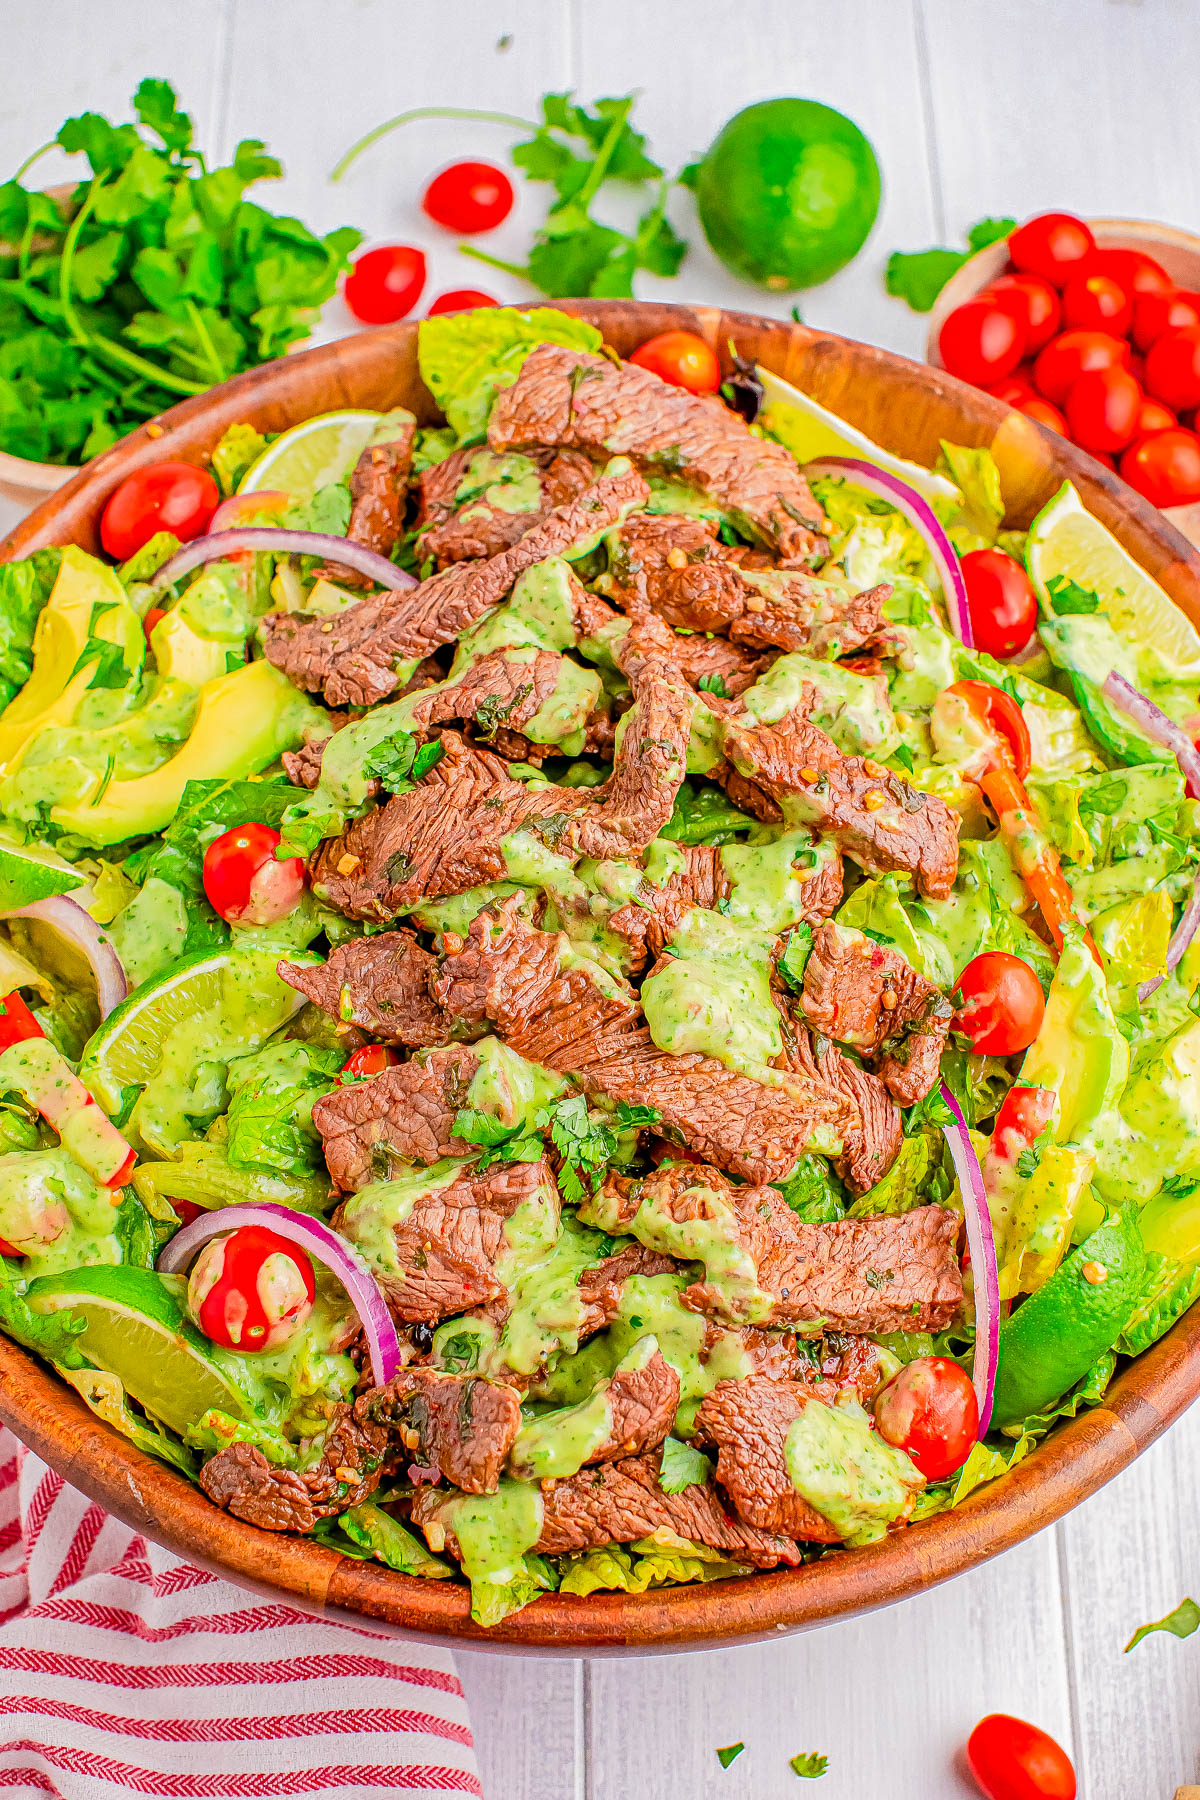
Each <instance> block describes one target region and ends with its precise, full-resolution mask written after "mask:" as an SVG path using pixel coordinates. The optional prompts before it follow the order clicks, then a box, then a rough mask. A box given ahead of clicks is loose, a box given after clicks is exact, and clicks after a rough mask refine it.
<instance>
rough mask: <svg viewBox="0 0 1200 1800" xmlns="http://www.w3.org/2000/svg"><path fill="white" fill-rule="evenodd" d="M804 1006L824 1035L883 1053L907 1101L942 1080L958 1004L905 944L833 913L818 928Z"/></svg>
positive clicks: (885, 1076)
mask: <svg viewBox="0 0 1200 1800" xmlns="http://www.w3.org/2000/svg"><path fill="white" fill-rule="evenodd" d="M800 1010H801V1011H802V1012H803V1014H804V1017H805V1018H806V1019H807V1020H808V1022H809V1024H810V1025H811V1026H812V1027H813V1028H814V1030H816V1031H819V1032H821V1033H822V1034H823V1036H825V1037H828V1038H833V1039H835V1041H836V1042H837V1043H839V1044H850V1045H852V1046H853V1047H854V1049H856V1050H857V1051H859V1052H860V1054H861V1055H863V1056H865V1057H868V1058H872V1059H875V1058H879V1060H878V1061H877V1063H876V1067H877V1069H878V1073H879V1077H880V1079H881V1080H882V1081H883V1083H884V1085H885V1086H886V1087H887V1089H888V1090H889V1092H890V1093H891V1094H892V1096H893V1097H894V1098H895V1099H896V1100H897V1101H898V1102H899V1104H900V1105H901V1106H912V1105H914V1104H915V1103H916V1102H917V1101H918V1100H923V1099H924V1097H925V1095H926V1094H927V1093H928V1092H929V1090H930V1088H932V1087H933V1085H934V1083H935V1082H936V1081H937V1079H938V1072H939V1069H940V1067H941V1059H942V1051H943V1049H944V1048H945V1044H946V1037H947V1034H948V1033H949V1030H950V1025H951V1022H952V1020H953V1018H954V1008H953V1007H952V1006H951V1004H950V1002H949V1000H947V998H946V996H945V995H944V994H943V993H942V992H941V990H940V989H939V988H936V987H935V986H934V984H933V983H932V982H931V981H927V980H926V978H925V977H924V975H920V974H918V972H917V971H916V969H914V968H913V966H912V964H911V963H910V962H908V961H907V960H906V959H905V958H904V957H903V956H901V955H900V953H899V951H897V950H892V949H889V948H888V946H887V945H885V944H877V943H876V942H875V941H874V940H873V939H872V938H869V937H867V936H865V934H864V933H863V932H861V931H854V930H852V929H851V928H849V927H848V926H844V925H836V924H835V923H834V922H833V921H832V920H828V921H826V923H825V924H824V925H822V926H821V928H820V930H819V931H818V932H816V933H815V935H814V937H813V944H812V950H811V952H810V954H809V958H808V961H807V963H806V964H805V967H804V991H803V993H802V995H801V999H800ZM881 1053H882V1055H881Z"/></svg>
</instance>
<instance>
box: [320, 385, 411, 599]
mask: <svg viewBox="0 0 1200 1800" xmlns="http://www.w3.org/2000/svg"><path fill="white" fill-rule="evenodd" d="M385 426H386V428H387V429H389V430H394V434H395V435H394V436H392V437H390V438H388V439H386V440H385V441H384V442H383V443H375V442H372V443H370V444H368V445H367V447H366V449H365V450H364V451H363V452H362V454H361V456H360V457H359V459H358V461H357V462H356V463H355V465H354V469H353V471H352V473H351V476H350V523H349V525H348V526H347V528H346V536H347V537H348V538H350V539H351V540H352V541H353V542H354V543H356V544H365V545H366V547H367V549H368V550H374V551H375V553H376V555H378V556H390V555H391V554H392V551H393V550H394V549H395V547H396V540H397V539H398V538H399V536H400V532H401V528H402V527H403V524H404V509H405V505H406V503H407V500H408V472H409V469H410V468H411V467H412V453H413V437H414V435H415V433H416V429H417V421H416V420H415V419H414V418H413V416H412V414H411V413H407V412H404V411H403V410H402V409H397V411H396V412H394V413H389V414H388V415H387V419H386V421H385V420H381V421H380V425H379V428H378V429H379V430H383V429H384V428H385ZM376 435H378V431H377V434H376ZM321 572H322V574H325V575H328V576H329V578H330V579H331V580H332V581H338V582H341V583H342V584H343V585H344V586H346V587H365V586H366V585H367V581H366V577H365V576H362V575H359V574H358V573H357V571H356V570H354V569H347V568H343V567H342V566H341V565H340V564H337V563H332V564H330V566H329V567H328V568H327V569H324V570H322V571H321Z"/></svg>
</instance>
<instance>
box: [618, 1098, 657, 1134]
mask: <svg viewBox="0 0 1200 1800" xmlns="http://www.w3.org/2000/svg"><path fill="white" fill-rule="evenodd" d="M661 1119H662V1114H661V1113H660V1112H659V1110H658V1108H657V1106H630V1104H629V1102H628V1101H627V1100H618V1101H617V1124H618V1125H620V1126H621V1128H622V1129H623V1130H633V1129H634V1128H635V1127H637V1126H640V1125H657V1124H659V1123H660V1121H661Z"/></svg>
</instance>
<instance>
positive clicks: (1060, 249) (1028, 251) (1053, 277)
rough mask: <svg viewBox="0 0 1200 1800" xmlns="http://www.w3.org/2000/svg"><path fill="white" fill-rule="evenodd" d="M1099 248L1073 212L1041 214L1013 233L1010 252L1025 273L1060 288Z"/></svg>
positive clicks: (1010, 238) (1010, 236)
mask: <svg viewBox="0 0 1200 1800" xmlns="http://www.w3.org/2000/svg"><path fill="white" fill-rule="evenodd" d="M1095 248H1096V240H1095V238H1094V237H1093V236H1092V234H1091V231H1090V229H1089V227H1088V226H1086V225H1085V224H1084V222H1083V220H1082V219H1077V218H1076V217H1075V216H1074V214H1073V213H1039V214H1038V215H1037V217H1036V218H1033V219H1027V220H1026V222H1025V224H1024V225H1018V227H1017V229H1016V230H1015V231H1014V232H1012V233H1010V235H1009V239H1008V254H1009V257H1010V258H1011V260H1012V262H1013V263H1014V265H1015V266H1016V267H1017V268H1018V269H1020V270H1021V271H1022V272H1023V273H1024V274H1026V275H1040V276H1041V277H1042V279H1043V280H1044V281H1048V282H1049V283H1050V285H1051V287H1056V288H1061V287H1064V286H1065V285H1066V283H1067V282H1068V281H1069V280H1070V278H1071V276H1072V275H1074V274H1076V273H1077V272H1078V270H1079V269H1080V268H1081V267H1082V265H1083V264H1084V263H1085V262H1086V261H1087V259H1088V257H1089V256H1091V255H1092V254H1093V252H1094V251H1095Z"/></svg>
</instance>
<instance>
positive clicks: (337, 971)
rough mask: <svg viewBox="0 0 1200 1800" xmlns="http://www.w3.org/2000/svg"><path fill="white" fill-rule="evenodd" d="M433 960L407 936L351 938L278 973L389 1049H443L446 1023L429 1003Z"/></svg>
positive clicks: (281, 967)
mask: <svg viewBox="0 0 1200 1800" xmlns="http://www.w3.org/2000/svg"><path fill="white" fill-rule="evenodd" d="M435 968H436V959H435V958H434V956H433V955H432V953H431V952H430V951H428V950H425V949H423V948H422V947H421V945H420V944H419V943H418V942H417V940H416V937H415V936H414V935H413V933H412V932H411V931H384V932H380V933H379V935H378V936H376V937H361V938H352V939H351V940H350V942H349V943H346V944H339V945H338V947H337V949H336V950H332V951H330V954H329V958H328V960H327V961H326V962H323V963H293V962H281V963H280V964H279V974H280V976H281V978H282V979H283V980H284V981H286V982H287V983H288V984H289V985H290V986H291V987H294V988H297V989H298V990H299V992H300V993H302V994H303V995H304V996H305V998H306V999H308V1000H311V1001H312V1003H313V1005H314V1006H319V1007H320V1008H321V1010H322V1011H323V1012H327V1013H328V1014H329V1015H330V1017H331V1018H334V1019H341V1020H342V1022H343V1023H345V1024H351V1025H361V1026H362V1027H363V1028H364V1029H365V1030H367V1031H369V1032H370V1033H371V1035H372V1036H373V1037H376V1038H379V1039H381V1040H382V1041H383V1042H384V1043H388V1044H407V1045H409V1046H410V1047H412V1048H417V1047H419V1046H421V1045H424V1044H444V1043H445V1042H446V1040H447V1038H448V1036H449V1029H448V1025H447V1021H446V1019H445V1017H444V1015H443V1014H442V1012H441V1010H440V1009H439V1007H438V1006H437V1005H436V1003H435V1002H434V1001H433V1000H432V999H431V997H430V992H429V981H430V978H431V976H432V975H433V973H434V970H435Z"/></svg>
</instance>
